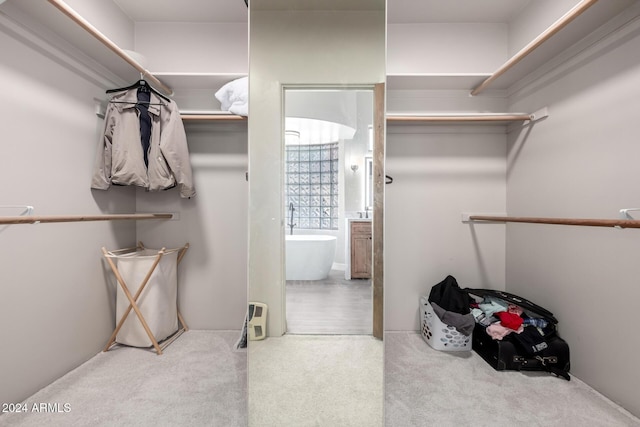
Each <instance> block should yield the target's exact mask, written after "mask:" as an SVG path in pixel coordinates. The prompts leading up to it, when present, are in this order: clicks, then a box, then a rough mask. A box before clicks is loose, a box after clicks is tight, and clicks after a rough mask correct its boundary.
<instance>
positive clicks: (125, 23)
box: [50, 0, 134, 50]
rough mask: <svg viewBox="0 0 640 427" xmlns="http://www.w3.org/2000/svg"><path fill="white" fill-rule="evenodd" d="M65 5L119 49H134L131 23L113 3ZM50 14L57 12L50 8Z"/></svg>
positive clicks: (71, 0) (86, 0) (94, 0)
mask: <svg viewBox="0 0 640 427" xmlns="http://www.w3.org/2000/svg"><path fill="white" fill-rule="evenodd" d="M65 3H67V4H68V5H69V7H71V8H72V9H73V10H75V11H76V12H78V14H79V15H80V16H82V17H83V18H84V19H86V20H87V21H89V22H90V23H91V25H93V26H94V27H96V28H97V29H98V31H100V32H101V33H102V34H104V35H105V36H106V37H107V38H109V39H110V40H111V41H113V42H114V43H115V44H117V45H118V46H119V47H120V48H122V49H129V50H132V49H133V48H134V25H133V21H132V20H131V18H129V17H128V16H127V15H126V14H125V13H124V12H123V11H122V9H120V8H119V7H118V6H117V5H116V4H115V3H114V2H112V1H104V0H65ZM50 13H51V14H54V13H59V12H58V11H57V10H55V9H53V8H51V11H50ZM65 18H66V17H65ZM69 22H71V21H69Z"/></svg>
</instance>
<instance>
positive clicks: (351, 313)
mask: <svg viewBox="0 0 640 427" xmlns="http://www.w3.org/2000/svg"><path fill="white" fill-rule="evenodd" d="M286 292H287V333H289V334H309V335H316V334H317V335H370V334H371V333H372V330H373V329H372V328H373V323H372V310H373V308H372V307H373V304H372V294H371V280H369V279H355V280H345V278H344V271H339V270H331V273H330V274H329V277H328V278H327V279H325V280H317V281H315V280H314V281H307V280H288V281H287V286H286Z"/></svg>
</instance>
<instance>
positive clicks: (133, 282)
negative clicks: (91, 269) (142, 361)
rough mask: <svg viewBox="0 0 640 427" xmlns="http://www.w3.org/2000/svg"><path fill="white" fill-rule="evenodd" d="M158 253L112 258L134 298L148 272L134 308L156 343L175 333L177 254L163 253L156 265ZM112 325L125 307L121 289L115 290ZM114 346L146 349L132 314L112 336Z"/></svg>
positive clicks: (143, 334)
mask: <svg viewBox="0 0 640 427" xmlns="http://www.w3.org/2000/svg"><path fill="white" fill-rule="evenodd" d="M158 252H159V251H158V250H155V249H142V250H138V251H136V252H132V253H125V254H121V255H112V256H113V257H114V258H115V260H116V265H117V269H118V271H119V272H120V275H121V276H122V278H123V279H124V281H125V282H126V283H127V287H128V288H129V292H130V293H131V294H135V293H136V292H138V289H139V288H140V286H141V285H142V283H143V282H144V280H145V278H146V277H147V275H148V274H149V272H151V276H150V278H149V280H148V282H147V284H146V286H145V287H144V289H143V291H142V293H141V294H140V296H139V297H138V300H137V305H138V308H139V310H140V312H141V313H142V316H143V317H144V319H145V321H146V322H147V325H148V326H149V329H151V332H152V334H153V336H154V337H155V339H156V341H162V340H164V339H165V338H167V337H169V336H171V335H172V334H174V333H175V332H177V331H178V308H177V298H178V273H177V270H178V269H177V267H178V250H177V249H176V250H166V251H165V253H164V255H163V256H162V257H161V258H160V261H159V262H158V265H157V266H156V267H155V269H153V264H154V263H155V262H156V259H157V258H158ZM117 289H118V292H117V296H116V322H117V321H119V320H120V319H121V318H122V316H123V315H124V314H125V312H126V311H127V309H128V307H129V300H128V298H127V296H126V295H125V293H124V291H123V289H122V287H121V286H118V287H117ZM116 342H117V343H120V344H125V345H129V346H134V347H150V346H152V345H153V344H154V343H153V342H151V339H150V338H149V335H148V334H147V333H146V331H145V330H144V327H143V326H142V323H141V322H140V319H139V318H138V316H137V315H136V313H135V312H133V311H130V312H129V315H128V316H127V319H126V320H125V321H124V323H123V324H122V327H121V328H120V330H119V331H118V334H117V335H116Z"/></svg>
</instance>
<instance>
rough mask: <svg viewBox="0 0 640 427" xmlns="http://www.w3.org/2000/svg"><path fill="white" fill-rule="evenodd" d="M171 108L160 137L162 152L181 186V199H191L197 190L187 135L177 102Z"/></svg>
mask: <svg viewBox="0 0 640 427" xmlns="http://www.w3.org/2000/svg"><path fill="white" fill-rule="evenodd" d="M170 108H171V114H170V116H169V120H168V121H167V122H166V123H165V125H164V126H163V129H162V134H161V136H160V150H161V151H162V155H163V156H164V158H165V160H166V161H167V164H168V165H169V168H170V169H171V173H173V176H174V177H175V179H176V182H177V184H178V185H179V186H180V197H182V198H185V199H186V198H191V197H193V196H195V195H196V190H195V187H194V184H193V173H192V171H191V161H190V159H189V148H188V146H187V135H186V133H185V131H184V125H183V124H182V118H181V117H180V111H179V110H178V107H177V106H176V104H175V102H172V103H171V104H170Z"/></svg>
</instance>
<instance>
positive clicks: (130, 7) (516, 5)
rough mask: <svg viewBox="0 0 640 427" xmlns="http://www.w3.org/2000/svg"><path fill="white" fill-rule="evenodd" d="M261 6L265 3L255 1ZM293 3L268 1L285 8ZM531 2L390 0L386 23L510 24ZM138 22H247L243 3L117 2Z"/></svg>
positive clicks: (361, 4)
mask: <svg viewBox="0 0 640 427" xmlns="http://www.w3.org/2000/svg"><path fill="white" fill-rule="evenodd" d="M256 1H258V2H259V3H260V5H261V8H262V5H264V4H266V3H267V2H266V0H256ZM290 1H292V0H269V2H268V3H269V4H270V5H271V7H272V8H283V7H284V6H283V5H284V4H285V3H286V2H290ZM530 1H531V0H387V21H388V22H389V23H391V24H394V23H419V22H425V23H427V22H435V23H445V22H446V23H454V22H457V23H465V22H479V23H481V22H487V23H507V22H509V21H510V20H511V19H512V18H513V17H514V16H515V15H517V14H518V12H520V11H521V10H522V9H523V8H524V7H525V6H526V5H527V4H528V3H529V2H530ZM114 2H115V3H116V4H117V5H118V6H119V7H120V8H121V9H122V10H123V11H124V12H125V13H126V14H127V15H128V16H129V17H130V18H131V19H132V20H133V21H135V22H229V23H231V22H247V19H248V15H249V14H248V11H247V6H246V5H245V2H244V0H180V1H179V2H178V1H175V0H114ZM376 3H378V2H373V1H372V0H350V1H349V2H347V1H346V0H331V1H328V0H304V1H303V0H295V4H296V8H305V7H314V5H318V4H322V5H323V8H325V9H326V7H327V6H326V5H327V4H329V5H331V7H332V8H334V9H337V10H346V9H350V8H354V7H355V8H356V9H358V10H361V9H369V8H371V5H372V4H376Z"/></svg>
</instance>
